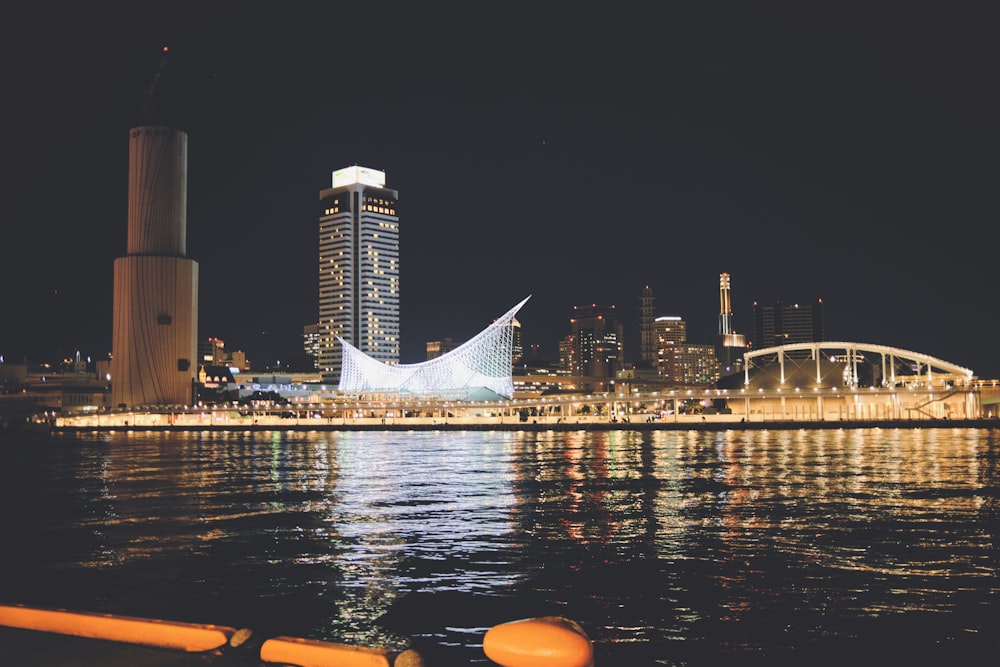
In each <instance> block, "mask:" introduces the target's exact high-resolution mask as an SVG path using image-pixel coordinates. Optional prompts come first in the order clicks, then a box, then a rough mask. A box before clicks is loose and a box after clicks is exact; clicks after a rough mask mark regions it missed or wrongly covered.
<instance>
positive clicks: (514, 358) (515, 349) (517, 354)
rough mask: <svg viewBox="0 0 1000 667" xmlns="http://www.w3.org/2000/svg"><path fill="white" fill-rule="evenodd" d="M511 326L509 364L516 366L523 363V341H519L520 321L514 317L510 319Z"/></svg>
mask: <svg viewBox="0 0 1000 667" xmlns="http://www.w3.org/2000/svg"><path fill="white" fill-rule="evenodd" d="M510 325H511V327H513V328H514V331H513V334H514V336H513V339H512V343H511V352H510V353H511V366H512V367H514V368H516V367H518V366H523V365H524V343H523V342H522V341H521V321H520V320H518V319H517V318H516V317H515V318H514V319H513V320H511V323H510Z"/></svg>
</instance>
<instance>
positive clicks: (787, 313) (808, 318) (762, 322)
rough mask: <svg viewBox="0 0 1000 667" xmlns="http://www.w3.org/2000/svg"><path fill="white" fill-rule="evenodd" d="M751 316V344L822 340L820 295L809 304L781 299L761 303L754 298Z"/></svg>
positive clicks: (815, 341)
mask: <svg viewBox="0 0 1000 667" xmlns="http://www.w3.org/2000/svg"><path fill="white" fill-rule="evenodd" d="M753 320H754V347H756V348H758V349H760V348H765V347H772V346H775V345H788V344H791V343H818V342H821V341H822V340H823V300H822V299H817V300H816V303H814V304H811V305H809V306H800V305H799V304H797V303H795V304H791V305H786V304H783V303H781V301H776V302H775V303H774V304H773V305H768V306H765V305H762V304H760V303H757V302H756V301H754V304H753Z"/></svg>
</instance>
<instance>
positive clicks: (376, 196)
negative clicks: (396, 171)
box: [319, 165, 399, 382]
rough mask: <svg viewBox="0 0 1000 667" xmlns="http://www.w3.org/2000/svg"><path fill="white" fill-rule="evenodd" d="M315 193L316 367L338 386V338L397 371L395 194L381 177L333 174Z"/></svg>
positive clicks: (365, 171) (362, 172)
mask: <svg viewBox="0 0 1000 667" xmlns="http://www.w3.org/2000/svg"><path fill="white" fill-rule="evenodd" d="M332 180H333V182H332V187H330V188H327V189H324V190H321V191H320V193H319V201H320V217H319V367H320V371H321V372H322V374H323V380H324V381H325V382H339V381H340V371H341V368H342V366H343V358H344V357H343V355H344V351H343V346H342V345H341V344H340V342H339V341H338V340H337V338H338V337H340V338H342V339H343V340H345V341H347V342H348V343H350V344H351V345H353V346H354V347H355V348H357V349H358V350H360V351H361V352H362V353H364V354H366V355H368V356H369V357H371V358H373V359H375V360H377V361H380V362H382V363H385V364H390V365H393V364H398V363H399V216H398V215H397V200H398V197H399V195H398V193H397V192H396V191H395V190H390V189H388V188H386V187H385V172H382V171H377V170H375V169H369V168H367V167H359V166H356V165H355V166H352V167H346V168H344V169H338V170H337V171H335V172H333V179H332Z"/></svg>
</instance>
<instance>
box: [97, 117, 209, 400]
mask: <svg viewBox="0 0 1000 667" xmlns="http://www.w3.org/2000/svg"><path fill="white" fill-rule="evenodd" d="M187 147H188V142H187V134H186V133H184V132H182V131H180V130H177V129H174V128H171V127H161V126H156V125H143V126H139V127H134V128H132V130H131V131H130V133H129V172H128V242H127V245H126V252H127V254H126V255H125V256H124V257H119V258H118V259H116V260H115V268H114V313H113V331H112V336H111V353H112V358H111V404H112V405H114V406H116V407H126V408H130V407H133V406H136V405H170V404H173V405H185V404H189V403H190V402H191V401H192V399H193V397H194V394H193V389H194V385H193V383H194V379H195V374H196V372H197V370H198V369H197V364H196V363H194V360H195V359H196V356H195V355H196V354H197V349H198V264H197V263H196V262H195V261H194V260H191V259H188V258H187V257H186V256H185V253H186V251H187V154H188V150H187Z"/></svg>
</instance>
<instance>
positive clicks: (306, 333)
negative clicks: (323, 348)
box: [302, 324, 319, 370]
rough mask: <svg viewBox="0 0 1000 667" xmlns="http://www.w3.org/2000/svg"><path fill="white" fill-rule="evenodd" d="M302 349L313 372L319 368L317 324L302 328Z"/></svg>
mask: <svg viewBox="0 0 1000 667" xmlns="http://www.w3.org/2000/svg"><path fill="white" fill-rule="evenodd" d="M302 349H303V350H304V351H305V353H306V356H308V357H309V360H310V361H311V362H312V368H313V370H316V369H317V368H319V324H307V325H305V326H304V327H302Z"/></svg>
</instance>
